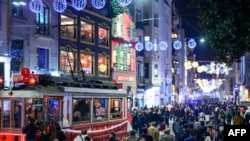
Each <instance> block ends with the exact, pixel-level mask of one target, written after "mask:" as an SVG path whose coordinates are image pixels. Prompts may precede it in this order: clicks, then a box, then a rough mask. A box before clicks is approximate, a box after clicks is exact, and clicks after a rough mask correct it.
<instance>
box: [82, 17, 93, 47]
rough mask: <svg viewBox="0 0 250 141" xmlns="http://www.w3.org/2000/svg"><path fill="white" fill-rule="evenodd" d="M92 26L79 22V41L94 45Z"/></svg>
mask: <svg viewBox="0 0 250 141" xmlns="http://www.w3.org/2000/svg"><path fill="white" fill-rule="evenodd" d="M93 34H94V24H92V23H88V22H85V21H81V41H85V42H90V43H94V36H93Z"/></svg>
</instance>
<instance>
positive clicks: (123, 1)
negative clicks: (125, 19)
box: [117, 0, 132, 7]
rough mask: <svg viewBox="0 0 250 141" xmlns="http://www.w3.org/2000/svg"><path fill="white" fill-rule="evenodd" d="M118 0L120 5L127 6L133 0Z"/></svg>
mask: <svg viewBox="0 0 250 141" xmlns="http://www.w3.org/2000/svg"><path fill="white" fill-rule="evenodd" d="M117 2H118V3H119V5H120V6H122V7H126V6H128V5H130V3H131V2H132V0H117Z"/></svg>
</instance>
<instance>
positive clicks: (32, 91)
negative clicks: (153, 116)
mask: <svg viewBox="0 0 250 141" xmlns="http://www.w3.org/2000/svg"><path fill="white" fill-rule="evenodd" d="M127 114H128V113H127V92H126V91H124V90H120V89H118V88H117V86H116V84H114V83H111V82H104V81H89V82H75V81H72V80H70V79H63V78H60V77H51V76H49V75H43V76H39V82H37V85H35V86H32V85H28V84H25V83H23V84H15V86H14V87H13V88H12V89H11V90H0V141H13V140H15V141H23V140H25V135H24V134H22V128H23V127H24V126H25V125H26V124H27V122H28V120H29V119H30V118H34V119H36V120H37V123H39V124H40V125H45V126H46V125H49V124H51V123H52V122H56V123H59V124H60V126H61V127H62V129H63V130H64V131H65V133H66V136H67V140H68V141H72V140H73V139H74V138H75V136H76V135H79V134H80V131H81V130H82V129H87V130H88V134H89V135H90V136H91V137H92V139H93V141H98V140H103V141H106V140H108V138H109V132H110V131H115V132H116V134H117V137H118V140H123V139H124V138H125V136H126V133H127V128H128V121H127ZM40 135H41V132H37V136H36V137H37V139H36V140H37V141H40V139H39V138H40Z"/></svg>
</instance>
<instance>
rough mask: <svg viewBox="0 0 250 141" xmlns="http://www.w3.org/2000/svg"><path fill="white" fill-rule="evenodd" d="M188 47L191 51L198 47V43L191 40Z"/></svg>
mask: <svg viewBox="0 0 250 141" xmlns="http://www.w3.org/2000/svg"><path fill="white" fill-rule="evenodd" d="M188 47H189V48H191V49H193V48H195V47H196V42H195V40H194V39H190V40H189V41H188Z"/></svg>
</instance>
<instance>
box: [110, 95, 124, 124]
mask: <svg viewBox="0 0 250 141" xmlns="http://www.w3.org/2000/svg"><path fill="white" fill-rule="evenodd" d="M122 104H123V103H122V99H121V98H111V99H110V119H121V118H123V114H122V110H123V106H122Z"/></svg>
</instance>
